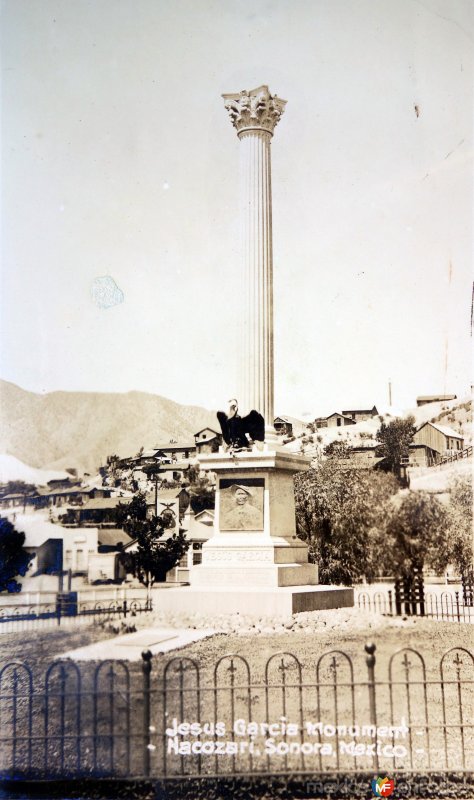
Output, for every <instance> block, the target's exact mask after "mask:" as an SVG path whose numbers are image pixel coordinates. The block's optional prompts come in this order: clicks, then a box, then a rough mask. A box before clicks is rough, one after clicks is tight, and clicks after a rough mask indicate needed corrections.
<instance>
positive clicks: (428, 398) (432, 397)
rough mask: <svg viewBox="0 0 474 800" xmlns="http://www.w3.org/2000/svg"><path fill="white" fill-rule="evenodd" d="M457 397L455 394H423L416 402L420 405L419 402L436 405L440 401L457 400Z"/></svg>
mask: <svg viewBox="0 0 474 800" xmlns="http://www.w3.org/2000/svg"><path fill="white" fill-rule="evenodd" d="M456 399H457V395H455V394H422V395H420V397H417V398H416V402H417V403H418V401H419V400H422V401H424V402H425V403H426V402H428V403H436V402H437V401H439V400H456Z"/></svg>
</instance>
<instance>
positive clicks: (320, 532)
mask: <svg viewBox="0 0 474 800" xmlns="http://www.w3.org/2000/svg"><path fill="white" fill-rule="evenodd" d="M397 490H398V483H397V481H396V480H395V478H394V477H393V476H391V475H386V474H384V473H379V472H374V471H372V470H362V469H357V468H354V467H345V466H342V464H341V461H340V459H339V458H337V457H330V458H328V459H326V461H325V462H324V463H323V464H322V465H321V466H320V467H318V468H317V469H310V470H308V471H307V472H302V473H300V474H299V475H297V477H296V478H295V499H296V522H297V532H298V536H299V537H300V538H301V539H303V540H304V541H306V542H307V543H308V546H309V552H310V560H312V561H314V562H316V563H318V565H319V576H320V580H321V582H322V583H343V584H346V585H350V584H352V583H355V582H358V581H361V580H362V578H364V577H365V578H366V579H367V580H369V581H370V580H373V578H374V577H375V576H376V574H377V570H378V567H379V562H378V560H377V553H378V551H377V543H378V541H379V539H380V538H381V536H382V533H383V529H384V522H385V518H386V513H387V508H388V506H389V503H390V498H391V497H392V495H393V494H394V493H395V492H396V491H397Z"/></svg>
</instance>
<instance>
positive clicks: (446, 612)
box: [355, 589, 474, 623]
mask: <svg viewBox="0 0 474 800" xmlns="http://www.w3.org/2000/svg"><path fill="white" fill-rule="evenodd" d="M355 603H356V605H357V607H358V608H360V609H362V610H363V611H368V612H372V613H378V614H384V615H386V616H390V617H395V616H421V617H427V618H428V619H437V620H440V621H443V622H460V623H462V622H466V623H474V606H473V605H472V603H471V602H469V601H468V602H466V600H465V598H464V597H463V594H462V593H461V592H457V591H455V592H449V591H447V592H441V593H438V594H437V593H434V592H424V594H423V595H422V596H417V597H415V598H406V597H403V596H402V597H401V598H397V596H396V593H395V591H393V590H392V589H388V590H387V591H385V592H384V591H377V592H370V591H365V590H364V591H360V590H358V589H356V590H355Z"/></svg>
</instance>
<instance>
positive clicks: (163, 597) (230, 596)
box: [153, 586, 354, 617]
mask: <svg viewBox="0 0 474 800" xmlns="http://www.w3.org/2000/svg"><path fill="white" fill-rule="evenodd" d="M158 591H159V594H158ZM154 598H155V599H154V601H153V604H154V606H155V607H156V608H157V609H159V610H160V611H164V612H174V613H182V614H194V613H199V614H209V615H215V616H216V617H218V616H219V614H236V613H239V614H242V615H243V616H245V615H249V616H254V617H257V616H262V617H272V616H274V617H289V616H291V614H298V613H300V612H301V611H322V610H325V609H330V608H343V607H348V606H353V605H354V590H353V589H350V588H347V587H339V586H277V587H275V588H273V589H271V588H268V589H265V588H263V589H262V588H259V589H253V588H250V587H244V588H243V587H241V586H240V587H237V586H236V587H234V588H227V589H223V588H216V587H208V588H204V587H202V588H194V587H193V586H181V587H177V588H173V589H166V590H163V591H160V590H156V592H155V595H154Z"/></svg>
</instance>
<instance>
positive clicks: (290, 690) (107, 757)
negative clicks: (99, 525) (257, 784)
mask: <svg viewBox="0 0 474 800" xmlns="http://www.w3.org/2000/svg"><path fill="white" fill-rule="evenodd" d="M364 656H365V659H364V660H363V655H362V653H355V654H354V653H352V654H349V653H346V652H343V651H340V650H338V649H335V650H331V651H329V652H322V653H319V654H318V653H314V655H305V657H304V659H302V658H301V657H299V658H298V657H297V656H296V655H295V654H293V653H290V652H282V653H277V654H274V655H272V656H271V657H270V658H268V659H267V660H266V661H265V662H263V663H262V662H261V661H258V660H257V661H258V663H257V664H256V665H253V664H252V660H251V659H246V658H244V657H243V656H241V655H239V654H231V655H227V656H224V657H223V658H220V659H219V660H218V661H217V662H213V661H212V660H211V661H209V659H208V657H207V656H206V658H203V659H202V661H199V660H197V659H195V658H189V657H187V656H185V655H177V656H175V657H173V658H170V659H163V658H162V657H159V658H157V657H153V656H152V655H151V653H150V652H149V651H146V652H144V653H143V656H142V663H141V664H140V663H134V662H127V663H126V662H121V661H103V662H101V663H100V664H98V665H97V664H96V663H84V662H81V663H79V664H76V663H73V662H71V661H69V660H60V661H55V662H53V663H52V664H51V665H50V666H49V667H48V668H47V670H46V671H45V672H39V671H38V670H36V669H35V668H34V667H32V666H29V665H26V664H22V663H20V662H17V661H15V662H11V663H6V664H4V666H3V667H2V668H1V669H0V720H1V733H0V751H1V754H2V758H1V762H0V775H1V777H2V778H3V779H7V780H8V779H12V780H13V779H15V780H17V779H24V780H40V779H42V778H45V777H48V778H49V779H57V780H64V779H66V778H79V777H90V776H93V777H101V778H104V777H109V778H110V777H113V778H139V779H141V778H155V779H166V778H171V779H182V780H187V779H193V778H205V777H209V778H211V777H214V778H215V777H219V778H229V779H230V778H232V777H236V776H240V777H242V776H250V775H251V776H258V775H261V776H268V775H276V776H277V775H289V774H291V775H307V776H312V777H314V776H315V775H336V774H337V775H348V776H350V775H361V774H370V773H372V775H373V774H374V773H375V774H379V775H382V774H383V775H385V774H388V775H391V776H392V777H393V776H397V775H407V774H411V775H426V774H432V773H433V772H436V773H440V774H442V773H446V774H451V773H456V774H461V775H462V774H466V775H467V774H468V773H469V772H470V771H472V764H473V763H474V713H473V711H474V656H473V654H472V653H470V652H469V651H468V650H466V649H465V648H461V647H456V648H452V649H451V650H448V651H447V652H446V653H445V654H444V655H443V656H442V657H441V658H436V659H434V658H433V656H432V655H430V657H429V658H428V659H426V658H425V657H424V656H423V654H422V653H420V652H419V651H418V650H416V649H413V648H402V649H400V650H398V651H397V652H395V653H393V654H392V655H389V656H387V655H386V654H384V655H383V656H382V657H381V658H380V659H379V658H378V656H377V652H376V648H375V645H374V644H370V643H368V644H366V645H365V653H364ZM364 662H365V663H364Z"/></svg>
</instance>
